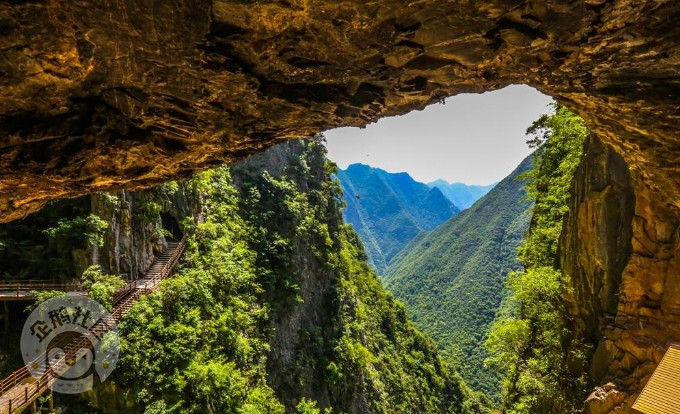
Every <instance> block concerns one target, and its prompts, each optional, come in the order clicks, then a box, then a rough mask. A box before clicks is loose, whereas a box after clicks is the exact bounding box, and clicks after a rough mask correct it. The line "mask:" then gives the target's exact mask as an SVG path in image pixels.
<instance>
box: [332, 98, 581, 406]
mask: <svg viewBox="0 0 680 414" xmlns="http://www.w3.org/2000/svg"><path fill="white" fill-rule="evenodd" d="M559 108H561V107H560V106H557V105H556V104H555V103H554V101H553V100H552V98H551V97H548V96H546V95H543V94H541V93H540V92H538V91H537V90H535V89H533V88H531V87H528V86H524V85H512V86H509V87H506V88H503V89H500V90H497V91H493V92H486V93H482V94H463V95H457V96H454V97H451V98H449V99H447V100H446V101H445V102H443V103H439V104H433V105H430V106H428V107H426V108H425V109H423V110H422V111H414V112H410V113H408V114H405V115H402V116H397V117H391V118H383V119H381V120H379V121H378V122H376V123H374V124H371V125H369V126H367V127H366V128H363V129H358V128H341V129H337V130H330V131H327V132H326V133H325V134H324V135H325V137H326V141H327V148H328V158H329V159H330V160H331V161H333V162H335V163H336V164H337V167H338V173H337V177H338V180H339V182H340V185H341V187H342V189H343V193H344V202H345V209H344V211H343V214H344V218H345V221H346V222H347V223H349V224H351V225H352V226H353V227H354V230H355V231H356V232H357V233H358V235H359V238H360V239H361V241H362V243H363V245H364V248H365V250H366V255H367V257H368V261H369V262H370V263H371V264H372V265H373V267H374V268H375V270H376V271H377V273H378V275H379V276H380V278H381V279H382V281H383V283H384V285H385V286H386V287H387V289H388V290H390V291H391V292H392V293H393V294H394V295H395V297H396V298H397V299H399V300H401V301H403V302H404V303H405V305H406V310H407V312H408V313H409V315H410V316H411V317H413V318H414V320H415V321H416V324H417V325H418V327H419V328H420V329H422V330H423V331H424V332H426V333H427V334H428V335H430V336H431V337H432V338H433V339H434V340H435V342H436V343H437V345H438V347H439V349H440V350H441V352H442V354H443V355H445V356H446V359H448V361H449V362H451V363H453V364H454V365H456V366H457V369H458V371H459V372H460V373H461V375H462V376H463V379H464V380H465V381H466V382H467V383H468V384H469V385H470V386H471V387H472V388H473V389H475V390H477V391H481V392H483V393H484V394H485V395H487V396H488V397H489V398H491V399H492V400H494V401H495V402H500V396H501V393H502V392H501V388H502V385H501V383H502V381H501V379H500V377H501V376H500V375H499V373H498V372H495V371H494V370H493V369H488V368H487V367H486V366H485V361H486V360H487V359H488V358H489V357H490V356H491V355H490V354H489V353H488V352H487V350H486V349H485V345H484V342H485V340H486V339H487V338H488V337H489V332H491V327H492V325H493V323H494V320H496V318H498V315H500V314H501V313H502V312H505V311H507V309H505V308H504V306H503V304H504V302H507V301H509V300H510V297H509V296H508V295H509V293H508V290H507V289H506V287H505V284H504V282H505V280H506V279H507V278H508V275H509V273H511V272H519V271H521V270H522V263H521V261H520V259H519V257H518V253H517V250H518V248H519V247H520V244H521V243H522V240H523V239H524V236H525V234H526V233H527V232H528V231H529V226H530V222H531V214H532V201H530V200H529V197H528V194H527V190H526V188H525V185H524V183H525V181H526V175H527V174H529V173H530V171H531V170H532V169H533V168H534V167H535V163H534V159H535V157H536V155H535V153H537V152H540V151H541V150H543V151H545V149H540V148H539V147H540V145H539V143H540V142H541V140H543V135H542V134H543V132H545V131H544V130H543V126H542V127H537V128H532V126H533V125H534V124H535V123H536V122H539V120H541V119H544V116H545V117H547V118H550V117H552V116H558V112H559V114H562V113H563V110H560V109H559ZM565 110H566V109H565ZM572 116H573V117H575V118H574V119H576V118H578V117H577V116H576V115H574V114H572ZM578 119H580V118H578ZM570 122H571V121H570ZM581 122H583V121H582V120H581ZM544 126H547V125H544ZM530 128H532V129H531V130H530V131H529V129H530ZM584 129H585V128H584ZM537 135H538V136H537ZM537 148H539V149H537ZM581 149H582V146H581ZM579 156H580V153H579ZM573 167H574V166H573V165H571V166H570V168H573ZM563 192H564V188H562V193H563ZM562 199H564V197H562ZM562 208H563V206H562ZM553 231H554V230H553Z"/></svg>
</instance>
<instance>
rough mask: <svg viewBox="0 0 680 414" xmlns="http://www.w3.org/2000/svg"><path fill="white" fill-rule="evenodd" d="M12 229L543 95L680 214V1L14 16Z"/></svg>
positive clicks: (236, 4)
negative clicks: (495, 95)
mask: <svg viewBox="0 0 680 414" xmlns="http://www.w3.org/2000/svg"><path fill="white" fill-rule="evenodd" d="M2 4H3V6H2V7H1V8H0V54H1V56H2V58H0V219H1V220H5V221H6V220H12V219H16V218H19V217H21V216H23V215H25V214H27V213H28V212H31V211H34V210H35V209H37V208H39V207H40V206H41V205H42V204H43V203H44V202H45V201H46V200H49V199H53V198H57V197H64V196H75V195H78V194H83V193H87V192H93V191H100V190H111V189H119V188H122V187H128V188H141V187H145V186H150V185H152V184H155V183H158V182H161V181H165V180H168V179H170V178H172V177H180V176H185V175H187V174H189V173H191V172H193V171H196V170H199V169H202V168H207V167H209V166H214V165H216V164H219V163H222V162H224V161H229V160H233V159H236V158H240V157H243V156H245V155H247V154H250V153H253V152H255V151H258V150H260V149H262V148H264V147H267V146H269V145H271V144H273V143H275V142H277V141H280V140H283V139H287V138H290V137H298V136H309V135H311V134H312V133H314V132H318V131H321V130H324V129H327V128H331V127H336V126H341V125H365V124H367V123H369V122H373V121H375V120H377V119H378V118H380V117H384V116H390V115H396V114H401V113H405V112H408V111H411V110H414V109H421V108H423V107H424V106H426V105H427V104H429V103H432V102H436V101H438V100H441V99H443V98H445V97H447V96H451V95H455V94H458V93H467V92H483V91H488V90H492V89H496V88H500V87H503V86H506V85H509V84H512V83H524V84H529V85H532V86H534V87H536V88H538V89H539V90H541V91H543V92H545V93H547V94H550V95H552V96H554V97H555V98H556V99H558V100H559V101H560V102H562V103H564V104H566V105H567V106H569V107H570V108H571V109H573V110H575V111H576V112H578V113H579V114H581V115H582V116H584V117H585V118H586V120H587V121H588V124H589V126H590V127H591V128H592V129H593V131H594V132H595V133H596V134H597V135H598V136H599V137H600V138H601V139H602V140H604V141H605V142H607V143H609V144H611V145H613V146H614V148H616V150H617V151H619V152H620V153H622V154H623V155H624V158H625V159H626V161H627V162H628V163H629V164H630V165H631V166H632V167H634V168H635V169H636V170H637V171H638V173H639V174H640V176H641V179H644V180H645V181H646V182H648V185H649V186H650V188H654V189H656V190H658V191H661V192H662V193H663V194H664V198H665V199H667V200H669V201H670V202H671V203H673V204H676V205H678V204H680V186H679V185H678V184H677V183H678V182H680V172H678V168H677V160H676V158H677V154H678V152H680V139H679V138H678V137H679V136H680V134H678V120H679V118H680V114H679V113H678V111H677V99H678V92H679V91H680V89H679V87H678V84H679V82H678V81H679V80H680V78H679V77H678V73H679V70H678V69H679V66H680V58H679V57H678V56H680V47H679V43H680V42H679V40H678V39H680V26H678V25H677V24H676V22H677V18H678V17H679V16H680V4H678V3H677V2H674V1H671V0H660V1H659V0H656V1H652V0H646V1H645V0H643V1H636V2H633V1H630V0H612V1H605V0H577V1H573V2H551V3H546V2H543V1H529V0H526V1H521V0H486V1H481V0H474V1H469V2H450V1H446V0H425V1H418V2H400V1H397V0H378V1H373V2H364V1H358V0H349V1H340V2H306V1H299V0H291V1H284V2H269V1H263V0H255V1H248V2H244V1H242V0H179V1H175V2H165V1H160V0H143V1H130V0H121V1H116V2H102V1H95V0H77V1H69V2H34V1H27V0H17V1H10V2H3V3H2Z"/></svg>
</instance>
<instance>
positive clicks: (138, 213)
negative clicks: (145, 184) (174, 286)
mask: <svg viewBox="0 0 680 414" xmlns="http://www.w3.org/2000/svg"><path fill="white" fill-rule="evenodd" d="M91 205H92V213H94V214H96V215H97V216H99V217H100V218H102V219H104V220H105V221H106V222H107V223H108V226H109V227H108V229H107V231H106V234H105V236H104V245H103V246H102V247H97V246H91V247H90V248H89V249H88V251H87V252H83V253H82V254H81V253H80V252H76V254H74V256H76V257H77V256H79V255H80V256H83V260H82V262H83V264H82V265H80V266H78V267H82V269H79V270H80V272H81V273H82V270H84V269H85V268H86V267H87V266H89V265H92V264H98V265H100V266H101V267H102V268H103V269H104V271H105V272H109V273H115V274H123V275H125V276H126V277H127V278H129V279H137V278H139V277H141V276H143V275H144V274H145V273H146V271H147V270H148V269H149V267H150V266H151V264H152V263H153V262H154V260H155V259H156V256H157V255H158V254H159V253H160V252H162V251H163V250H164V249H165V248H166V247H167V243H166V236H167V233H166V232H164V231H163V222H162V220H161V217H160V215H159V214H158V211H156V210H152V211H148V210H149V209H150V207H149V206H157V207H156V208H157V209H158V210H159V211H161V212H164V213H167V214H169V215H170V216H172V217H173V218H174V219H176V220H177V222H178V224H179V225H180V227H181V226H182V224H181V223H182V221H183V220H184V219H186V218H187V217H195V216H196V215H197V214H198V213H199V212H200V209H201V204H200V200H199V199H197V196H196V195H194V194H193V192H192V191H191V190H189V189H188V186H187V183H182V184H178V185H177V187H176V189H174V188H173V189H172V191H169V190H167V189H166V188H165V187H157V188H153V189H148V190H143V191H137V192H131V191H126V190H122V191H118V192H115V193H110V194H104V193H97V194H93V195H92V196H91ZM181 230H182V231H185V230H186V229H181Z"/></svg>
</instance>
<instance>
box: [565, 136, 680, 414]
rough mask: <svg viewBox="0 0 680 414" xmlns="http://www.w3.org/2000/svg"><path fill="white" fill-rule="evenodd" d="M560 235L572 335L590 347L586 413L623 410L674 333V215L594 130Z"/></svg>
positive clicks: (679, 337)
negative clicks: (600, 139)
mask: <svg viewBox="0 0 680 414" xmlns="http://www.w3.org/2000/svg"><path fill="white" fill-rule="evenodd" d="M588 147H589V149H588V151H587V153H586V156H585V157H584V161H583V162H582V164H581V166H580V167H579V170H578V171H577V174H576V179H575V185H574V192H573V198H572V200H571V205H570V214H569V217H568V219H567V221H566V224H565V231H564V232H563V239H562V243H561V252H562V260H561V262H562V263H561V264H562V268H563V270H564V273H565V275H566V276H568V277H569V278H570V288H571V289H570V290H568V292H567V302H568V303H569V305H570V309H569V310H570V314H571V315H572V317H573V321H574V324H573V332H574V334H575V337H577V338H579V339H582V340H583V341H584V343H585V344H586V345H588V346H589V347H590V349H591V351H592V354H591V357H590V360H589V367H587V368H586V369H587V370H588V371H589V374H590V379H591V382H592V384H593V386H594V387H595V388H594V391H593V392H592V394H591V395H590V396H589V397H588V399H587V401H586V405H585V409H586V413H588V414H603V413H611V414H614V413H617V414H619V413H629V412H630V408H631V406H632V405H633V403H634V402H635V398H636V397H637V395H638V394H639V392H640V391H641V390H642V387H644V385H645V384H646V382H647V381H648V379H649V377H650V375H651V374H652V372H653V371H654V369H655V368H656V366H657V365H658V363H659V362H660V361H661V358H662V357H663V354H664V353H665V351H666V349H667V347H668V345H670V344H671V343H673V342H678V341H680V324H679V323H678V321H679V320H680V288H679V287H678V286H680V260H679V259H678V256H679V255H678V252H679V251H680V226H679V225H680V217H678V211H677V209H676V208H675V206H673V205H672V203H671V200H668V199H666V198H664V197H663V195H662V193H661V192H659V191H658V190H656V189H654V188H652V187H651V186H650V185H649V184H648V183H647V182H646V181H645V179H644V176H643V174H641V173H639V172H638V171H635V170H629V169H628V167H627V165H626V164H625V163H624V161H623V159H622V158H621V156H619V155H618V154H616V153H615V152H614V151H613V150H612V149H611V147H608V146H606V145H603V144H602V143H600V142H598V141H597V140H591V142H590V143H589V145H588Z"/></svg>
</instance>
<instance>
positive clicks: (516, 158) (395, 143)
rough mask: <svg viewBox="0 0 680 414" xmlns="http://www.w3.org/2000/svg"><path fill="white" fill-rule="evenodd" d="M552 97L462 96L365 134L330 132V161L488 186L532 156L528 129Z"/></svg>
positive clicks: (518, 93) (522, 89) (519, 92)
mask: <svg viewBox="0 0 680 414" xmlns="http://www.w3.org/2000/svg"><path fill="white" fill-rule="evenodd" d="M550 102H552V98H550V97H548V96H546V95H543V94H541V93H540V92H538V91H537V90H535V89H533V88H530V87H528V86H523V85H513V86H508V87H506V88H504V89H501V90H498V91H494V92H487V93H484V94H463V95H457V96H454V97H451V98H448V99H447V100H446V103H444V104H434V105H430V106H428V107H427V108H425V109H424V110H422V111H413V112H410V113H408V114H406V115H402V116H396V117H390V118H383V119H381V120H379V121H378V122H377V123H374V124H371V125H368V126H367V127H366V128H363V129H360V128H338V129H333V130H330V131H326V132H325V133H324V135H325V136H326V139H327V141H328V144H327V147H328V158H330V159H331V160H333V161H335V162H336V163H337V164H338V166H339V167H340V168H343V169H344V168H347V166H348V165H349V164H353V163H363V164H368V165H371V166H373V167H378V168H382V169H384V170H387V171H389V172H402V171H406V172H408V173H409V174H410V175H411V176H412V177H413V178H414V179H415V180H417V181H421V182H430V181H434V180H436V179H439V178H443V179H445V180H446V181H449V182H451V183H453V182H462V183H465V184H478V185H487V184H491V183H494V182H498V181H500V180H502V179H503V178H504V177H506V176H507V175H508V174H510V173H511V172H512V171H513V170H514V169H515V167H516V166H517V165H519V163H520V162H521V161H522V160H523V159H524V158H525V157H526V156H527V155H529V153H530V152H531V151H530V150H529V148H528V147H527V145H526V142H525V141H526V139H527V137H526V136H525V131H526V129H527V127H528V126H529V125H531V123H532V122H533V121H534V120H536V119H537V118H538V117H539V116H540V115H541V114H543V113H546V112H547V111H548V110H549V109H548V107H547V105H548V104H549V103H550Z"/></svg>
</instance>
